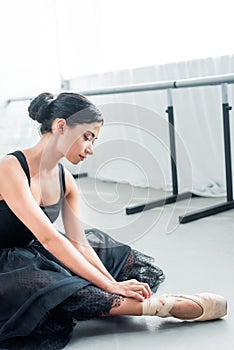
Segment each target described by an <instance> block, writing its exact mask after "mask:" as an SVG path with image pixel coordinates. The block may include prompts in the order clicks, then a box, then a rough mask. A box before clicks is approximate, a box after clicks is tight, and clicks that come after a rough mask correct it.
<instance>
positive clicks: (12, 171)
mask: <svg viewBox="0 0 234 350" xmlns="http://www.w3.org/2000/svg"><path fill="white" fill-rule="evenodd" d="M28 110H29V116H30V117H31V118H32V119H34V120H37V121H38V122H39V123H40V124H41V127H40V131H41V139H40V141H39V142H38V143H37V144H35V145H34V146H33V147H31V148H29V149H25V150H22V151H16V152H13V153H11V154H8V155H7V156H5V157H4V158H2V159H1V161H0V296H1V302H0V348H1V349H17V350H19V349H30V350H32V349H37V350H38V349H39V350H42V349H45V350H47V349H49V348H51V349H54V350H56V349H62V348H63V347H64V346H65V345H66V344H67V343H68V341H69V340H70V338H71V334H72V330H73V328H74V325H75V322H77V321H79V320H85V319H90V318H92V317H99V316H100V317H102V316H105V315H138V316H140V315H155V316H160V317H167V316H174V317H177V318H181V319H188V320H191V319H193V320H199V321H203V320H208V319H215V318H220V317H222V316H224V315H225V314H226V300H225V298H223V297H221V296H218V295H214V294H208V293H202V294H197V295H192V296H162V297H157V298H156V297H152V292H156V290H157V288H158V286H159V284H160V283H161V282H163V281H164V274H163V272H162V270H161V269H160V268H159V267H157V266H155V265H154V263H153V258H151V257H149V256H146V255H144V254H143V253H141V252H138V251H136V250H134V249H131V247H129V246H127V245H124V244H121V243H119V242H117V241H115V240H114V239H112V238H111V237H110V236H108V235H107V234H105V233H104V232H101V231H99V230H97V229H92V230H86V231H84V230H83V229H82V226H81V224H80V219H79V208H78V189H77V185H76V183H75V181H74V179H73V177H72V175H71V174H70V173H69V172H68V171H67V170H66V169H64V168H63V166H62V165H61V164H60V163H59V161H60V159H61V158H62V157H65V158H66V159H67V160H68V161H70V162H71V163H72V164H77V163H79V162H80V161H84V160H85V158H86V157H87V156H90V155H92V154H93V143H94V142H95V139H97V137H98V135H99V132H100V129H101V127H102V125H103V119H102V115H101V113H100V111H99V110H98V109H97V108H96V107H95V106H94V105H93V104H92V103H91V102H90V101H89V100H88V99H87V98H85V97H84V96H81V95H79V94H73V93H61V94H59V95H58V96H57V97H56V98H54V97H53V95H51V94H49V93H43V94H40V95H39V96H38V97H36V98H35V99H34V100H33V101H32V102H31V103H30V105H29V109H28ZM60 210H61V214H62V219H63V224H64V228H65V233H60V232H58V231H57V230H56V229H55V227H54V226H53V222H54V221H55V220H56V218H57V217H58V215H59V213H60Z"/></svg>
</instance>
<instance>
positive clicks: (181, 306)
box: [109, 297, 203, 320]
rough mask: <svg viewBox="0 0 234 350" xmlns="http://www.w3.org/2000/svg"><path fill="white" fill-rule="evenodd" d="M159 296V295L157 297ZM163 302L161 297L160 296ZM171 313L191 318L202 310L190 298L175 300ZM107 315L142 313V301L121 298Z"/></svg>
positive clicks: (183, 317) (139, 314) (138, 314)
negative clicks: (117, 304)
mask: <svg viewBox="0 0 234 350" xmlns="http://www.w3.org/2000/svg"><path fill="white" fill-rule="evenodd" d="M159 298H160V297H159ZM161 300H162V302H163V297H162V299H161ZM170 313H171V315H172V316H174V317H178V318H182V319H187V320H188V319H193V318H197V317H199V316H201V315H202V313H203V310H202V307H201V306H200V305H198V304H197V303H196V302H194V301H192V300H180V299H179V300H176V303H175V305H174V306H173V308H172V309H171V311H170ZM109 315H133V316H141V315H142V302H140V301H138V300H135V299H131V298H123V299H122V300H121V303H120V305H119V306H115V307H113V308H112V309H111V310H110V312H109Z"/></svg>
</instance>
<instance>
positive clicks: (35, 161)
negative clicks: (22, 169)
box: [23, 133, 63, 175]
mask: <svg viewBox="0 0 234 350" xmlns="http://www.w3.org/2000/svg"><path fill="white" fill-rule="evenodd" d="M23 153H24V154H25V156H26V158H27V161H28V163H29V167H30V168H31V171H32V172H33V173H38V172H39V169H40V172H41V171H43V172H48V173H49V172H53V171H54V170H55V168H57V164H58V162H59V160H60V159H61V158H62V156H63V155H62V154H61V153H60V152H59V151H58V150H57V148H56V138H55V137H54V135H52V134H51V133H47V134H45V135H43V136H42V137H41V139H40V141H39V142H38V143H36V144H35V145H34V146H33V147H30V148H28V149H25V150H23ZM32 175H33V174H32Z"/></svg>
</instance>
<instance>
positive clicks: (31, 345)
mask: <svg viewBox="0 0 234 350" xmlns="http://www.w3.org/2000/svg"><path fill="white" fill-rule="evenodd" d="M99 248H100V247H99ZM99 248H98V249H99ZM98 249H97V253H100V252H101V250H99V251H98ZM115 278H116V279H117V280H118V281H125V280H128V279H137V280H138V281H142V282H146V283H148V284H149V286H150V287H151V289H152V291H153V292H156V290H157V289H158V287H159V285H160V283H162V282H163V281H164V279H165V276H164V274H163V271H162V270H161V269H160V268H159V267H158V266H156V265H155V264H154V258H152V257H150V256H148V255H145V254H143V253H141V252H139V251H137V250H134V249H130V252H129V253H128V256H127V258H126V259H125V263H124V265H123V267H122V269H121V270H120V272H119V273H118V276H115ZM121 300H123V297H122V296H120V295H118V294H111V293H108V292H106V291H104V290H102V289H100V288H98V287H96V286H94V285H91V284H89V285H87V286H85V287H82V288H80V289H78V290H77V291H76V292H75V293H73V294H72V295H71V296H70V297H68V298H67V299H65V300H64V301H63V302H61V303H60V304H58V305H57V306H56V307H54V308H53V309H51V310H49V311H48V312H47V313H46V314H45V315H44V317H43V318H42V319H41V321H40V322H39V324H38V325H37V326H36V328H34V330H33V331H32V332H31V334H30V335H29V336H26V337H22V336H21V337H14V338H11V339H8V340H5V341H3V342H1V343H0V349H1V350H7V349H8V350H10V349H11V350H50V349H51V350H61V349H63V348H64V347H65V346H66V344H67V343H68V342H69V341H70V339H71V337H72V331H73V328H74V326H75V325H76V324H77V322H78V321H83V320H88V319H92V318H96V317H100V316H102V315H103V314H108V313H109V311H110V309H111V308H113V307H118V306H119V305H120V303H121Z"/></svg>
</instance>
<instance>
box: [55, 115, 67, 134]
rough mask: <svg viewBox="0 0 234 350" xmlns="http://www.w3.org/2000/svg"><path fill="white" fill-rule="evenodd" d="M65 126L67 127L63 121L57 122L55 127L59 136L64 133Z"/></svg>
mask: <svg viewBox="0 0 234 350" xmlns="http://www.w3.org/2000/svg"><path fill="white" fill-rule="evenodd" d="M66 125H67V123H66V120H65V119H63V118H61V119H58V120H57V123H56V126H57V131H58V133H59V134H61V135H62V134H63V133H64V130H65V128H66Z"/></svg>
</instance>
